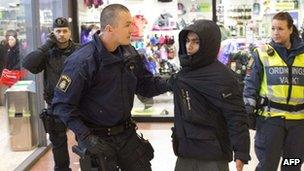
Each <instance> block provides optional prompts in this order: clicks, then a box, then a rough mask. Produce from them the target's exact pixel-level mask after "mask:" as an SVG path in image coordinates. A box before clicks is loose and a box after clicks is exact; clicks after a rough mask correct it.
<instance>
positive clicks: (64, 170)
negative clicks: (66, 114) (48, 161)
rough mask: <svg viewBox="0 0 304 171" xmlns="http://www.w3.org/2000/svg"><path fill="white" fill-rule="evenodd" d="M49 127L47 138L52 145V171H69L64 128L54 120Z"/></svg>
mask: <svg viewBox="0 0 304 171" xmlns="http://www.w3.org/2000/svg"><path fill="white" fill-rule="evenodd" d="M50 127H51V128H50V131H49V138H50V141H51V143H52V152H53V158H54V163H55V166H54V170H55V171H70V170H71V169H70V168H69V165H70V158H69V152H68V144H67V135H66V127H65V125H64V123H63V122H61V121H60V120H59V119H54V123H53V124H52V125H51V126H50Z"/></svg>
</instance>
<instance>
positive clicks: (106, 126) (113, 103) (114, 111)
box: [53, 4, 167, 171]
mask: <svg viewBox="0 0 304 171" xmlns="http://www.w3.org/2000/svg"><path fill="white" fill-rule="evenodd" d="M131 23H132V17H131V15H130V12H129V10H128V9H127V8H126V7H125V6H123V5H120V4H112V5H109V6H107V7H105V8H104V9H103V11H102V12H101V15H100V26H101V27H100V28H101V30H100V31H98V32H96V33H95V34H94V36H93V40H92V41H91V42H89V43H87V44H85V45H84V46H82V47H81V48H80V49H79V50H78V51H77V52H75V53H73V54H72V55H71V56H70V58H69V59H68V60H67V61H66V63H65V65H64V69H63V72H62V75H61V77H60V79H59V81H58V84H57V85H56V88H55V94H54V99H53V107H54V113H55V114H56V115H58V116H59V117H60V118H61V119H62V120H63V121H64V122H65V124H66V125H67V127H68V128H70V129H71V130H72V131H73V132H74V133H75V134H76V137H77V139H78V146H79V147H80V149H85V150H86V151H87V152H88V153H89V154H91V155H92V158H93V156H94V159H96V158H102V159H104V158H105V160H106V162H105V163H106V165H107V166H106V167H107V169H108V170H110V171H112V170H117V169H118V167H119V168H120V169H121V170H130V171H131V170H136V171H143V170H151V164H150V160H151V159H152V158H153V148H152V146H151V145H150V143H149V142H148V141H146V140H143V138H142V137H141V136H138V135H137V133H136V131H135V124H134V123H133V122H132V120H131V109H132V107H133V100H134V94H135V93H138V94H140V95H142V96H144V97H152V96H155V95H159V94H161V93H164V92H166V91H167V83H166V81H165V80H162V79H161V78H160V77H153V75H152V74H151V73H150V72H149V71H148V70H147V69H145V68H144V65H143V62H142V60H141V58H140V57H139V56H138V55H137V52H136V51H135V49H134V48H133V47H132V46H130V45H129V44H130V36H131V33H132V31H133V29H132V27H131ZM81 165H82V164H81ZM81 167H82V166H81Z"/></svg>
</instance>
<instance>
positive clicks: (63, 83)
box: [56, 75, 72, 92]
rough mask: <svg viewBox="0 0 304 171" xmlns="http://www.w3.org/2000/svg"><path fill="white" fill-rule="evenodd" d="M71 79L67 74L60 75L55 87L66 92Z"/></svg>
mask: <svg viewBox="0 0 304 171" xmlns="http://www.w3.org/2000/svg"><path fill="white" fill-rule="evenodd" d="M71 82H72V80H71V78H70V77H69V76H67V75H61V76H60V78H59V80H58V83H57V85H56V87H57V88H58V89H59V90H61V91H63V92H66V91H67V90H68V88H69V86H70V84H71Z"/></svg>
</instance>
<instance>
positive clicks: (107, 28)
mask: <svg viewBox="0 0 304 171" xmlns="http://www.w3.org/2000/svg"><path fill="white" fill-rule="evenodd" d="M104 30H105V31H106V32H113V27H112V26H110V25H109V24H108V25H107V26H106V27H105V29H104Z"/></svg>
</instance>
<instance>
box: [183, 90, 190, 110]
mask: <svg viewBox="0 0 304 171" xmlns="http://www.w3.org/2000/svg"><path fill="white" fill-rule="evenodd" d="M181 90H182V96H183V99H184V103H185V104H186V105H187V108H188V110H191V104H190V99H191V98H190V95H189V91H187V90H184V89H181Z"/></svg>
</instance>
